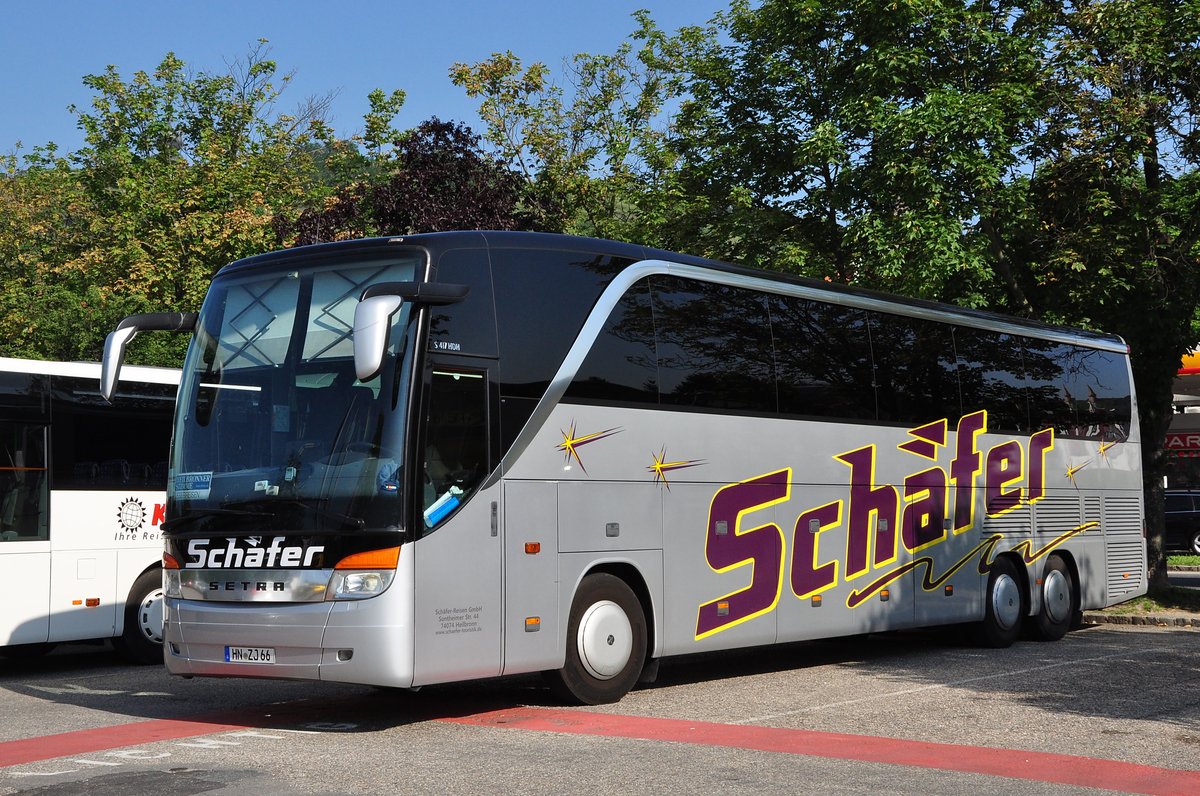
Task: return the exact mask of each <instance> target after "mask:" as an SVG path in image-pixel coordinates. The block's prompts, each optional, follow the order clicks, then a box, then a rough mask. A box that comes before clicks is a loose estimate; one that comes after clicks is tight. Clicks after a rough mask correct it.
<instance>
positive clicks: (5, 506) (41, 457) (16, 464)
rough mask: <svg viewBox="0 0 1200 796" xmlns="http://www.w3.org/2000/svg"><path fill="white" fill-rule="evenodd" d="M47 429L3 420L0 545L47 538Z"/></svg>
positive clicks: (0, 431) (0, 438)
mask: <svg viewBox="0 0 1200 796" xmlns="http://www.w3.org/2000/svg"><path fill="white" fill-rule="evenodd" d="M49 502H50V501H49V485H48V483H47V479H46V427H45V426H44V425H40V424H33V423H13V422H8V421H2V420H0V542H8V541H18V540H31V539H46V538H48V530H49V524H48V517H47V512H48V508H49Z"/></svg>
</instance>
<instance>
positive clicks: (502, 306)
mask: <svg viewBox="0 0 1200 796" xmlns="http://www.w3.org/2000/svg"><path fill="white" fill-rule="evenodd" d="M491 257H492V274H493V276H494V279H495V290H496V321H497V327H498V330H499V335H500V356H501V368H502V372H501V373H500V379H501V388H500V393H501V395H502V396H522V397H527V398H535V399H536V398H541V396H542V394H543V393H544V392H545V391H546V387H547V386H548V385H549V384H550V379H551V378H553V377H554V374H555V373H556V372H557V371H558V367H559V365H560V364H562V361H563V357H564V356H566V353H567V351H569V350H570V348H571V344H572V343H574V342H575V337H576V336H577V335H578V334H579V329H580V328H581V327H582V326H583V322H584V321H585V320H587V317H588V314H589V313H590V312H591V309H592V307H593V306H594V305H595V303H596V299H597V298H599V297H600V293H601V292H603V290H604V288H605V287H606V286H607V285H608V283H609V282H610V281H611V280H612V278H613V276H615V275H616V274H617V273H619V272H620V270H621V269H622V268H623V267H624V266H625V265H627V264H629V262H630V261H629V260H624V259H618V258H614V257H609V256H607V255H598V254H588V253H584V252H563V251H528V250H514V249H500V250H493V251H492V254H491Z"/></svg>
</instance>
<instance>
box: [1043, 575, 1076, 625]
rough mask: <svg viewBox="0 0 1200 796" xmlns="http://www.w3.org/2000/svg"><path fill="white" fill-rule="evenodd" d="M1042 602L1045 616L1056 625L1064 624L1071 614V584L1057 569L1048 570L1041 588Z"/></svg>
mask: <svg viewBox="0 0 1200 796" xmlns="http://www.w3.org/2000/svg"><path fill="white" fill-rule="evenodd" d="M1042 602H1043V604H1044V605H1045V611H1046V616H1048V617H1050V621H1051V622H1054V623H1055V624H1058V623H1059V622H1065V621H1066V620H1067V619H1068V617H1069V616H1070V613H1071V584H1070V583H1069V582H1068V581H1067V577H1066V575H1064V574H1063V573H1062V572H1060V571H1059V570H1057V569H1052V570H1050V572H1049V573H1047V575H1046V579H1045V581H1044V583H1043V587H1042Z"/></svg>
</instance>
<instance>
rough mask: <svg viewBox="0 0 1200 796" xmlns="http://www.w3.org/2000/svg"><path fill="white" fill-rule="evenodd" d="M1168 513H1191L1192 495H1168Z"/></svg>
mask: <svg viewBox="0 0 1200 796" xmlns="http://www.w3.org/2000/svg"><path fill="white" fill-rule="evenodd" d="M1166 510H1167V511H1191V510H1192V496H1191V495H1167V496H1166Z"/></svg>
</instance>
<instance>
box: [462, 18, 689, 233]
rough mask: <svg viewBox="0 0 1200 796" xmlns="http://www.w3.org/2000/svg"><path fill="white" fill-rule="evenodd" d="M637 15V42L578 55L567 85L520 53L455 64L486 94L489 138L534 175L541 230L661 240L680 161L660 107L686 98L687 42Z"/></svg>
mask: <svg viewBox="0 0 1200 796" xmlns="http://www.w3.org/2000/svg"><path fill="white" fill-rule="evenodd" d="M634 17H635V20H636V22H637V25H638V27H637V29H636V30H635V31H634V32H633V34H632V37H631V38H632V40H633V41H632V42H625V43H624V44H622V45H621V46H620V47H619V48H618V49H617V51H616V53H614V54H612V55H587V54H581V55H577V56H575V57H574V59H572V60H571V61H570V62H569V63H567V64H566V65H565V66H566V72H567V74H566V77H565V81H564V82H565V83H566V85H564V84H563V83H559V82H555V81H554V80H552V79H551V73H550V69H549V68H548V67H547V66H546V65H545V64H542V63H534V64H531V65H530V66H528V67H525V66H524V65H523V64H522V62H521V59H520V58H518V57H516V56H515V55H513V54H512V52H505V53H496V54H493V55H492V57H491V58H488V59H486V60H484V61H481V62H479V63H476V64H462V63H459V64H455V65H454V66H453V67H452V68H451V70H450V75H451V78H452V80H453V81H454V83H455V84H456V85H459V86H461V87H463V88H464V89H465V90H466V92H467V94H468V95H469V96H471V97H475V98H479V99H480V111H479V113H480V116H481V117H482V118H483V120H484V122H485V124H486V126H487V132H486V133H485V138H486V139H487V140H488V142H490V143H491V144H492V145H493V146H494V147H495V148H496V152H497V154H498V155H499V157H500V158H502V159H503V160H504V161H505V162H506V163H508V164H509V165H510V166H511V167H513V168H514V169H516V170H517V171H518V172H520V173H521V174H523V175H524V177H525V179H526V180H527V182H528V184H529V186H530V189H531V194H530V200H529V207H528V210H529V212H530V213H531V214H532V215H533V216H534V218H535V223H536V225H537V227H538V228H539V229H543V230H547V231H564V232H570V233H573V234H578V235H593V236H597V237H604V238H615V239H619V240H620V239H624V240H638V241H639V242H643V243H656V242H658V241H659V236H660V233H661V230H662V229H663V228H664V226H665V225H664V224H663V223H662V222H661V218H662V217H663V214H664V203H665V202H667V201H668V198H669V197H670V195H671V194H672V193H673V189H672V188H671V186H670V185H668V184H667V183H666V182H664V180H669V179H671V178H672V177H673V173H674V172H673V168H672V167H673V164H674V162H675V155H674V154H673V153H672V152H671V151H670V150H669V149H668V148H667V147H666V135H667V127H666V125H665V123H664V122H663V120H662V114H663V112H664V110H665V109H666V108H667V106H668V105H669V104H671V103H672V102H673V101H674V100H676V99H677V98H678V97H679V96H680V91H681V87H682V83H681V76H680V74H679V72H678V69H677V68H676V64H677V61H678V57H679V47H680V40H676V39H673V38H671V37H668V36H666V35H665V34H664V33H663V32H662V31H661V30H659V29H658V28H657V27H656V26H655V24H654V22H653V21H652V20H651V19H650V16H649V15H648V14H647V13H646V12H644V11H642V12H638V13H636V14H635V15H634ZM635 42H636V43H637V49H636V50H635V49H634V47H635V44H634V43H635Z"/></svg>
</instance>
